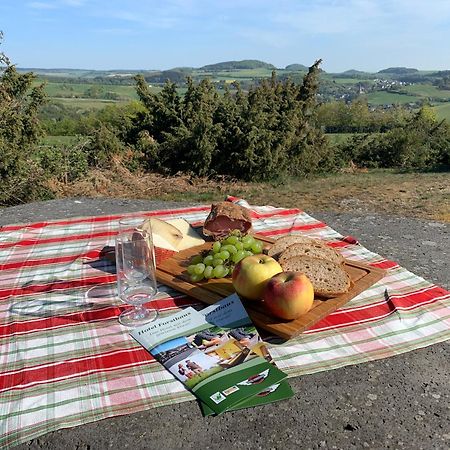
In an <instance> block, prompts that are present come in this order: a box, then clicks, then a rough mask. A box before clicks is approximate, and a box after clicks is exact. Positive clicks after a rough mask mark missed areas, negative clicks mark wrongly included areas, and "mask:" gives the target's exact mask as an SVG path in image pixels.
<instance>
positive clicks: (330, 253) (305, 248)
mask: <svg viewBox="0 0 450 450" xmlns="http://www.w3.org/2000/svg"><path fill="white" fill-rule="evenodd" d="M293 256H312V257H313V258H321V259H327V260H328V261H332V262H335V263H336V264H343V263H344V258H343V257H342V255H341V254H340V253H338V252H337V251H336V250H334V249H333V248H331V247H328V246H327V245H322V244H318V243H315V242H314V243H311V244H301V243H296V244H292V245H290V246H289V247H288V248H287V249H286V250H283V251H282V252H281V255H280V257H279V258H278V261H279V262H280V263H281V262H282V261H285V260H286V259H289V258H292V257H293Z"/></svg>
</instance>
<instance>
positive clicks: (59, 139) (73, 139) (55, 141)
mask: <svg viewBox="0 0 450 450" xmlns="http://www.w3.org/2000/svg"><path fill="white" fill-rule="evenodd" d="M81 139H84V140H85V139H86V137H85V136H83V137H82V138H81ZM79 141H80V137H78V136H44V137H43V138H42V139H41V145H55V146H73V145H75V144H77V143H78V142H79Z"/></svg>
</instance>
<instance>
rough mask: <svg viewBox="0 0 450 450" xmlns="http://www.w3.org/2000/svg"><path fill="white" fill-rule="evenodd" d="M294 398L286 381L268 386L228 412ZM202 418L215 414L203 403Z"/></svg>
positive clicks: (201, 404)
mask: <svg viewBox="0 0 450 450" xmlns="http://www.w3.org/2000/svg"><path fill="white" fill-rule="evenodd" d="M293 396H294V392H293V391H292V389H291V387H290V386H289V383H288V382H287V381H286V380H283V381H281V382H280V383H277V384H273V385H272V386H269V387H268V388H267V389H266V390H264V391H261V392H260V393H259V394H256V395H254V396H253V397H250V398H249V399H246V400H244V401H242V402H241V403H238V404H236V405H234V406H233V408H231V409H230V410H232V411H236V410H238V409H245V408H254V407H255V406H261V405H266V404H268V403H275V402H279V401H281V400H287V399H288V398H291V397H293ZM200 406H201V408H202V412H203V415H204V416H210V415H213V414H215V413H214V411H213V410H212V409H211V408H209V407H208V406H207V405H206V404H205V403H200Z"/></svg>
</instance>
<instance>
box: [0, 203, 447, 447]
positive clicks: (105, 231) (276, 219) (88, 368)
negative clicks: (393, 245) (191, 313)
mask: <svg viewBox="0 0 450 450" xmlns="http://www.w3.org/2000/svg"><path fill="white" fill-rule="evenodd" d="M230 200H233V201H238V202H243V201H242V200H238V199H234V198H230ZM243 203H244V204H245V205H246V206H248V205H247V204H246V203H245V202H243ZM209 210H210V205H205V206H198V207H191V208H181V209H174V210H164V211H152V212H144V213H143V215H147V216H157V217H160V218H162V219H173V218H184V219H185V220H187V221H188V222H190V223H191V224H193V225H199V224H201V223H202V222H203V221H204V219H205V218H206V216H207V214H208V212H209ZM251 211H252V217H253V224H254V228H255V230H256V232H258V233H261V234H264V235H267V236H272V237H276V236H280V235H283V234H286V233H292V232H296V233H303V234H305V235H308V236H311V237H318V238H321V239H324V240H326V241H328V243H329V244H331V245H332V246H335V247H339V248H340V250H341V251H342V253H343V255H344V256H345V257H346V258H349V259H353V260H357V261H364V262H367V263H370V264H372V265H374V266H377V267H382V268H384V269H386V270H387V275H386V277H385V278H384V279H383V280H381V281H380V282H378V283H377V284H375V285H374V286H372V287H371V288H370V289H368V290H366V291H365V292H363V293H362V294H360V295H358V296H357V297H356V298H354V299H353V300H351V301H350V302H349V303H348V304H347V305H345V307H343V308H342V309H340V310H338V311H336V312H335V313H333V314H331V315H329V316H328V317H326V318H325V319H323V320H322V321H320V322H319V323H318V324H316V325H315V326H314V327H313V328H311V329H310V330H308V331H307V332H305V333H304V334H302V335H301V336H299V337H298V338H296V339H293V340H291V341H288V342H287V343H285V344H283V345H280V346H272V347H271V353H272V355H273V357H274V359H275V360H276V362H277V365H278V366H279V368H280V369H282V370H284V371H286V372H287V373H289V375H290V376H297V375H302V374H307V373H313V372H318V371H323V370H329V369H334V368H337V367H341V366H345V365H351V364H358V363H361V362H364V361H370V360H374V359H379V358H385V357H388V356H392V355H397V354H400V353H403V352H407V351H410V350H414V349H417V348H420V347H424V346H428V345H431V344H434V343H437V342H442V341H445V340H447V339H449V338H450V326H449V325H450V293H449V292H447V291H445V290H444V289H442V288H440V287H438V286H436V285H434V284H431V283H429V282H427V281H425V280H424V279H422V278H420V277H418V276H416V275H414V274H413V273H411V272H409V271H407V270H405V269H403V268H402V267H400V266H399V265H398V264H396V263H395V262H393V261H388V260H386V259H384V258H382V257H381V256H379V255H377V254H375V253H372V252H371V251H369V250H367V249H366V248H364V247H362V246H361V245H359V244H358V243H357V242H356V240H355V239H352V238H345V237H343V236H342V235H340V234H338V233H337V232H335V231H334V230H333V229H331V228H330V227H328V226H327V225H325V224H324V223H322V222H319V221H317V220H315V219H314V218H313V217H311V216H309V215H308V214H306V213H304V212H302V211H300V210H298V209H282V208H274V207H271V206H251ZM123 216H124V215H114V216H102V217H85V218H73V219H67V220H58V221H52V222H41V223H33V224H28V225H11V226H5V227H3V228H1V229H0V269H1V270H0V447H9V446H12V445H16V444H19V443H22V442H25V441H27V440H29V439H31V438H33V437H37V436H39V435H42V434H44V433H47V432H49V431H52V430H56V429H60V428H64V427H72V426H75V425H80V424H84V423H87V422H92V421H95V420H99V419H104V418H106V417H112V416H116V415H121V414H129V413H132V412H137V411H141V410H144V409H149V408H153V407H157V406H162V405H168V404H172V403H177V402H182V401H186V400H191V399H193V396H192V395H191V394H190V393H189V392H187V391H186V390H185V389H184V388H183V386H182V385H181V383H179V382H178V381H176V380H175V379H174V377H173V376H172V375H171V374H170V373H169V372H167V371H166V370H165V369H164V368H163V367H162V366H161V365H160V364H159V363H157V362H155V361H154V360H153V359H152V357H151V356H150V355H149V354H148V353H147V352H146V351H145V350H144V349H143V348H141V347H140V346H139V345H138V344H137V343H136V342H135V341H134V340H133V339H132V338H131V337H130V336H129V334H128V330H127V329H126V328H124V327H122V326H121V325H120V324H119V323H118V321H117V316H118V315H119V313H120V312H121V310H123V308H124V305H123V304H122V303H121V302H120V300H119V299H118V297H117V295H116V286H115V267H114V265H113V264H112V263H111V262H109V261H108V260H107V259H101V258H100V256H101V252H102V249H103V248H104V247H105V246H112V245H114V238H115V235H116V232H117V229H118V221H119V219H120V218H121V217H123ZM159 288H160V294H159V297H158V300H157V302H156V303H157V306H158V308H159V310H160V311H161V313H162V314H169V313H172V312H173V311H175V310H176V309H177V308H181V307H184V306H187V305H194V304H198V302H197V301H196V300H192V299H190V298H187V297H186V296H184V295H181V294H179V293H177V292H175V291H173V290H171V289H170V288H168V287H166V286H160V287H159Z"/></svg>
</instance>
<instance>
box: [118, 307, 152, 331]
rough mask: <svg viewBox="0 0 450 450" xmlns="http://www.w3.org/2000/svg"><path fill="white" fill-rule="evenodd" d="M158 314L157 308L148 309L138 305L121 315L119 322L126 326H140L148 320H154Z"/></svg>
mask: <svg viewBox="0 0 450 450" xmlns="http://www.w3.org/2000/svg"><path fill="white" fill-rule="evenodd" d="M157 316H158V311H156V309H146V308H144V307H138V308H133V309H127V310H126V311H124V312H123V313H122V314H120V316H119V322H120V323H121V324H122V325H124V326H126V327H139V326H141V325H144V324H146V323H148V322H152V321H153V320H155V319H156V317H157Z"/></svg>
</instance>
